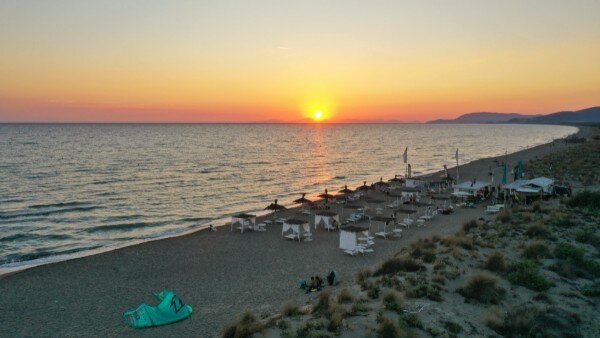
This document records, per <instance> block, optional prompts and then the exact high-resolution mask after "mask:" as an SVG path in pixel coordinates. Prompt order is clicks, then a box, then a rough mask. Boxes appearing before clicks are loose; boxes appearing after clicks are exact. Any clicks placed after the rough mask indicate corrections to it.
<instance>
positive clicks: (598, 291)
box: [581, 282, 600, 297]
mask: <svg viewBox="0 0 600 338" xmlns="http://www.w3.org/2000/svg"><path fill="white" fill-rule="evenodd" d="M581 294H583V295H584V296H588V297H600V282H595V283H593V284H590V285H587V286H584V287H583V288H582V289H581Z"/></svg>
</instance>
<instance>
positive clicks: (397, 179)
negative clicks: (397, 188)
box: [388, 175, 404, 184]
mask: <svg viewBox="0 0 600 338" xmlns="http://www.w3.org/2000/svg"><path fill="white" fill-rule="evenodd" d="M388 182H390V183H394V184H400V183H404V179H403V178H400V177H398V175H394V178H392V179H391V180H388Z"/></svg>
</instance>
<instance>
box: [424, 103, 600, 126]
mask: <svg viewBox="0 0 600 338" xmlns="http://www.w3.org/2000/svg"><path fill="white" fill-rule="evenodd" d="M590 122H591V123H600V106H598V107H591V108H586V109H581V110H577V111H561V112H557V113H552V114H548V115H524V114H517V113H489V112H481V113H470V114H464V115H461V116H459V117H457V118H455V119H448V120H443V119H439V120H433V121H428V122H427V123H430V124H444V123H446V124H452V123H548V124H553V123H590Z"/></svg>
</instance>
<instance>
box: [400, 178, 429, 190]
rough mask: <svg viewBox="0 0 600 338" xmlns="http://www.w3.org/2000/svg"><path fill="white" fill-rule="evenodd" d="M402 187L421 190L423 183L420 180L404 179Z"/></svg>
mask: <svg viewBox="0 0 600 338" xmlns="http://www.w3.org/2000/svg"><path fill="white" fill-rule="evenodd" d="M404 186H405V187H407V188H422V187H424V186H425V181H423V180H422V179H420V178H412V177H409V178H406V180H405V181H404Z"/></svg>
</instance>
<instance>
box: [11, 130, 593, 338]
mask: <svg viewBox="0 0 600 338" xmlns="http://www.w3.org/2000/svg"><path fill="white" fill-rule="evenodd" d="M589 133H590V129H589V128H587V127H580V131H579V133H578V135H579V136H580V137H589V135H590V134H589ZM576 146H577V145H575V144H567V143H564V142H561V141H555V142H552V143H549V144H544V145H541V146H537V147H534V148H530V149H526V150H523V151H520V152H517V153H513V154H508V155H506V156H502V157H500V158H498V159H499V161H508V162H509V163H515V162H516V161H517V160H523V161H524V162H527V161H529V160H533V159H536V158H539V157H542V156H545V155H548V154H551V153H553V152H557V151H561V150H564V149H569V148H570V147H576ZM490 168H491V170H492V171H493V172H494V176H495V178H496V183H495V184H498V181H499V180H500V177H501V167H498V166H495V164H494V158H487V159H480V160H477V161H474V162H471V163H469V164H465V165H461V166H460V167H459V171H460V178H461V179H460V181H466V180H470V179H473V178H477V179H478V180H489V176H488V172H489V170H490ZM525 168H527V166H525ZM389 169H390V170H389V171H390V173H392V172H394V170H395V169H397V168H392V167H390V168H389ZM449 172H450V173H451V175H453V176H454V175H455V172H456V171H455V169H454V168H449ZM525 175H527V172H526V171H525ZM435 176H439V175H438V174H433V175H431V177H435ZM574 188H575V189H577V188H579V187H577V186H574ZM373 196H374V197H377V198H385V196H384V195H377V194H373ZM339 208H340V207H338V206H334V207H333V210H334V211H337V210H339ZM297 212H298V209H290V210H288V211H286V212H283V213H279V214H277V217H283V218H285V217H288V216H293V217H299V216H297ZM350 212H351V211H348V210H347V211H345V212H344V215H343V216H342V217H341V218H342V219H345V218H346V217H347V215H349V214H350ZM265 217H269V216H265ZM305 217H306V216H305ZM480 217H484V218H487V219H489V218H490V217H491V216H488V215H485V213H484V212H483V206H481V205H480V206H478V207H477V208H475V209H459V210H458V211H457V212H456V213H454V214H452V215H443V216H440V217H437V218H435V219H434V220H432V221H431V222H429V223H428V224H427V226H424V227H416V226H414V227H411V228H410V229H409V230H405V231H404V232H403V234H402V237H401V238H400V239H395V240H382V239H377V240H376V244H375V252H374V253H371V254H368V255H365V256H358V257H350V256H348V255H345V254H344V253H343V252H342V251H341V250H340V249H339V248H338V238H339V234H338V233H337V232H335V231H334V232H327V231H325V230H323V229H318V230H316V231H315V234H314V238H315V239H314V241H312V242H302V243H298V242H292V241H286V240H284V239H283V238H282V237H281V226H280V225H274V226H269V227H268V230H267V231H266V232H245V233H243V234H240V233H239V232H230V231H229V227H228V226H225V227H221V228H219V229H218V231H217V232H211V231H198V232H195V233H192V234H189V235H185V236H181V237H173V238H167V239H163V240H158V241H152V242H148V243H143V244H139V245H135V246H130V247H125V248H121V249H118V250H114V251H111V252H106V253H102V254H98V255H94V256H89V257H84V258H80V259H73V260H69V261H64V262H59V263H54V264H50V265H44V266H38V267H35V268H31V269H28V270H25V271H21V272H18V273H15V274H12V275H7V276H2V277H0V322H2V323H3V325H2V326H1V327H0V336H62V337H66V336H78V337H82V336H138V335H139V336H174V335H180V336H202V337H212V336H218V335H219V334H220V332H221V330H222V328H223V327H224V326H225V325H226V324H227V323H229V322H230V321H232V320H233V319H235V318H236V317H237V316H238V315H239V314H240V313H242V312H244V311H246V310H249V311H251V312H253V313H254V314H256V316H258V317H261V316H268V315H272V314H275V313H277V312H279V311H280V310H281V308H282V307H283V305H284V304H285V303H286V302H287V301H289V300H295V301H296V302H298V303H300V304H303V303H306V302H307V301H310V300H312V299H314V298H315V294H309V295H306V294H304V293H303V292H301V291H300V290H299V289H298V281H299V280H301V279H306V278H309V277H310V276H312V275H320V276H322V277H323V276H325V275H326V274H327V273H328V272H329V271H331V270H335V271H337V272H338V273H339V274H340V276H341V284H340V286H336V288H338V287H341V286H343V285H344V283H345V282H349V281H350V280H353V279H354V275H355V274H356V272H357V271H359V270H360V269H362V268H365V267H373V266H376V265H378V264H379V263H381V262H382V261H383V260H385V259H387V258H389V256H391V255H393V254H395V253H396V252H398V251H399V250H400V249H402V248H403V247H406V246H408V245H409V244H410V243H411V242H413V241H414V240H416V239H418V238H425V237H430V236H432V235H448V234H452V233H454V232H456V231H457V230H459V229H460V228H461V226H462V224H463V223H465V222H467V221H470V220H473V219H478V218H480ZM258 221H259V222H260V221H261V219H259V220H258ZM163 289H167V290H173V291H175V292H176V293H177V294H178V295H179V296H180V297H181V299H182V300H183V301H184V302H186V303H187V304H190V305H191V306H192V307H193V309H194V313H193V314H192V316H191V317H190V318H189V319H187V320H184V321H182V322H180V323H176V324H173V325H167V326H164V327H158V328H152V329H144V330H135V329H132V328H129V327H127V326H126V325H125V324H124V322H123V317H122V313H123V311H125V310H128V309H131V308H134V307H136V306H137V305H138V304H140V303H142V302H149V303H151V302H153V299H152V296H151V294H152V293H153V292H159V291H161V290H163Z"/></svg>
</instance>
